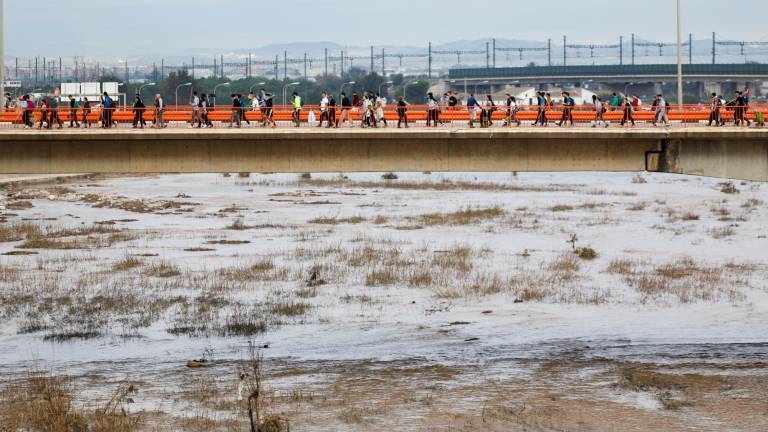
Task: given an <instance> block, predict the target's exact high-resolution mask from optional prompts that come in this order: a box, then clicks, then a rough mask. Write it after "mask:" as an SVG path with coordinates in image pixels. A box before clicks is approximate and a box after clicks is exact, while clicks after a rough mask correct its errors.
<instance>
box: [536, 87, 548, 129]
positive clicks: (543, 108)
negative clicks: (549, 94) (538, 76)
mask: <svg viewBox="0 0 768 432" xmlns="http://www.w3.org/2000/svg"><path fill="white" fill-rule="evenodd" d="M536 105H537V106H538V107H537V111H536V121H535V122H533V125H534V126H536V125H537V124H540V125H542V126H544V124H545V123H546V121H547V114H546V113H547V99H546V98H545V97H544V92H537V93H536Z"/></svg>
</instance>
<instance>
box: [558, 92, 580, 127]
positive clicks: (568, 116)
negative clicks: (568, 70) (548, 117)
mask: <svg viewBox="0 0 768 432" xmlns="http://www.w3.org/2000/svg"><path fill="white" fill-rule="evenodd" d="M562 95H563V116H562V117H560V123H558V124H557V125H558V126H560V127H562V126H563V123H568V122H569V121H570V123H571V126H573V107H574V105H576V102H575V101H574V100H573V98H572V97H571V94H570V93H568V92H563V93H562Z"/></svg>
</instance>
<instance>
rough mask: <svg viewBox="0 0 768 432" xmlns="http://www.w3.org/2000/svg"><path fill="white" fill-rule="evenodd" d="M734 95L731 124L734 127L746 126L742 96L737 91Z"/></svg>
mask: <svg viewBox="0 0 768 432" xmlns="http://www.w3.org/2000/svg"><path fill="white" fill-rule="evenodd" d="M735 94H736V99H734V100H733V106H734V110H733V124H734V126H746V119H745V115H744V112H745V111H746V110H745V104H746V102H745V99H744V94H743V93H742V92H740V91H737V92H736V93H735Z"/></svg>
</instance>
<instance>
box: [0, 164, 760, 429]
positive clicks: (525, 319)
mask: <svg viewBox="0 0 768 432" xmlns="http://www.w3.org/2000/svg"><path fill="white" fill-rule="evenodd" d="M766 201H768V189H767V188H766V186H765V185H764V184H760V183H752V182H724V181H722V180H717V179H709V178H699V177H686V176H675V175H665V174H642V175H640V174H632V173H611V174H608V173H570V174H565V173H557V174H554V173H537V174H533V173H528V174H520V175H516V174H515V173H499V174H487V173H485V174H481V173H456V174H440V173H410V174H400V173H398V174H392V173H389V174H382V173H378V174H311V175H310V174H305V175H294V174H248V173H241V174H232V175H220V174H219V175H213V174H211V175H163V176H146V177H124V178H106V177H98V176H94V177H92V178H77V179H59V180H58V181H57V182H55V183H50V184H46V183H35V184H25V183H12V184H7V185H3V186H2V189H0V431H6V430H7V431H16V430H20V429H23V430H26V429H25V428H29V429H30V430H43V427H42V425H50V424H51V423H52V422H55V425H54V426H51V427H49V429H45V430H51V431H70V430H83V429H78V427H83V425H88V427H89V429H88V430H95V431H101V430H103V431H113V430H119V431H139V430H140V431H144V430H148V431H149V430H152V431H154V430H161V431H164V430H168V431H172V430H190V431H209V430H222V431H228V430H248V408H247V407H248V402H247V398H248V396H249V395H252V394H254V390H255V389H256V388H258V389H259V393H258V394H259V396H258V398H256V400H255V402H254V404H255V405H256V404H257V405H258V410H257V412H258V414H259V420H260V421H261V422H263V423H264V424H265V425H266V426H265V430H276V431H277V430H281V427H283V428H284V426H285V425H286V424H290V427H291V429H292V430H323V431H326V430H327V431H356V430H366V431H368V430H372V431H377V430H382V431H385V430H387V431H388V430H394V429H401V430H430V431H432V430H438V431H443V430H446V431H449V430H450V431H453V430H456V431H486V430H491V431H508V430H584V431H594V430H638V431H640V430H654V431H655V430H697V431H698V430H713V431H714V430H735V431H754V430H765V429H768V368H766V366H767V365H768V253H767V252H766V251H768V224H767V223H766V222H768V208H767V207H766ZM190 360H193V361H192V362H191V363H190ZM189 366H193V367H189ZM265 418H266V419H267V420H266V421H265V420H264V419H265ZM281 425H282V426H281ZM268 427H271V428H272V429H269V428H268Z"/></svg>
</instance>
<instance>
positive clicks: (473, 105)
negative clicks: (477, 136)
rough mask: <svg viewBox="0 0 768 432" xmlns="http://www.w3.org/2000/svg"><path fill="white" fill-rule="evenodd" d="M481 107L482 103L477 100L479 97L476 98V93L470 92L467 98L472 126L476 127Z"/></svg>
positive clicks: (470, 125) (470, 124)
mask: <svg viewBox="0 0 768 432" xmlns="http://www.w3.org/2000/svg"><path fill="white" fill-rule="evenodd" d="M480 109H481V108H480V104H479V103H478V102H477V99H475V95H474V94H473V93H470V94H469V98H468V99H467V111H469V127H470V128H474V127H475V122H476V121H477V111H478V110H480Z"/></svg>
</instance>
